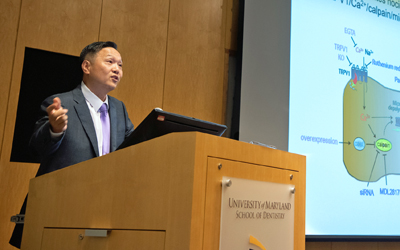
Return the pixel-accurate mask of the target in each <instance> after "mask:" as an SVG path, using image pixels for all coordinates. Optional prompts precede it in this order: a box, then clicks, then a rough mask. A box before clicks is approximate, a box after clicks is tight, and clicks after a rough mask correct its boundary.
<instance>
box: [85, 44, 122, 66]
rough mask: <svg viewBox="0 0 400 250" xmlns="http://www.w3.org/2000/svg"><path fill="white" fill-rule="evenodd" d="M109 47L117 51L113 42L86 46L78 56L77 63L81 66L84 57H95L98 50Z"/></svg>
mask: <svg viewBox="0 0 400 250" xmlns="http://www.w3.org/2000/svg"><path fill="white" fill-rule="evenodd" d="M107 47H111V48H114V49H116V50H117V44H116V43H114V42H110V41H108V42H94V43H91V44H89V45H88V46H86V47H85V48H84V49H83V50H82V52H81V55H80V56H79V63H80V65H82V63H83V61H84V60H85V59H86V57H87V56H88V55H89V56H94V55H96V54H97V53H98V52H99V51H100V50H102V49H104V48H107Z"/></svg>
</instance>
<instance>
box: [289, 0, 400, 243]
mask: <svg viewBox="0 0 400 250" xmlns="http://www.w3.org/2000/svg"><path fill="white" fill-rule="evenodd" d="M291 25H292V26H291V61H290V111H289V151H290V152H293V153H299V154H304V155H306V156H307V198H306V199H307V200H306V204H307V208H306V233H307V235H309V236H313V235H318V236H321V235H322V236H323V235H327V236H329V235H344V236H346V235H348V236H371V235H374V236H400V231H399V226H398V225H400V216H399V215H398V208H399V207H400V46H399V44H400V2H399V1H390V0H389V1H388V0H336V1H335V0H296V1H292V22H291Z"/></svg>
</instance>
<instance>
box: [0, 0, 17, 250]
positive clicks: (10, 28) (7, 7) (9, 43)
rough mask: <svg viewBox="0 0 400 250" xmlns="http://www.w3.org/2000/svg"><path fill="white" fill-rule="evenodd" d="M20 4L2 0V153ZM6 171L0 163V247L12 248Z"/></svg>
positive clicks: (0, 138)
mask: <svg viewBox="0 0 400 250" xmlns="http://www.w3.org/2000/svg"><path fill="white" fill-rule="evenodd" d="M20 4H21V0H6V1H0V34H1V35H0V44H1V46H0V54H1V55H2V59H1V60H0V75H1V76H2V77H1V80H0V154H1V151H2V150H1V148H2V142H3V135H4V127H5V122H6V114H7V104H8V95H9V90H10V84H11V75H12V65H13V61H14V53H15V43H16V39H17V30H18V22H19V12H20V8H21V6H20ZM6 171H7V169H6V168H4V166H3V165H2V164H1V163H0V193H1V195H0V211H1V212H0V249H10V248H11V247H10V246H9V245H8V240H9V236H10V233H9V230H8V229H9V228H10V227H11V226H12V224H11V223H10V222H9V221H10V216H11V214H10V212H9V210H8V209H7V208H8V207H9V206H8V204H9V203H10V200H11V198H12V196H10V195H7V192H9V186H10V185H11V184H12V182H13V180H12V179H11V180H9V179H7V178H8V177H9V175H8V174H7V173H6ZM11 195H12V194H11ZM7 196H8V197H7ZM6 206H7V208H6ZM7 212H8V213H7Z"/></svg>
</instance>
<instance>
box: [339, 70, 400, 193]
mask: <svg viewBox="0 0 400 250" xmlns="http://www.w3.org/2000/svg"><path fill="white" fill-rule="evenodd" d="M399 111H400V92H399V91H397V90H393V89H389V88H387V87H385V86H383V85H382V84H381V83H379V82H378V81H376V80H374V79H373V78H372V77H370V76H368V70H367V69H366V68H365V67H363V68H361V69H359V68H357V67H354V66H353V67H352V68H351V79H350V80H349V81H348V82H347V84H346V87H345V89H344V94H343V162H344V165H345V167H346V169H347V171H348V173H349V174H350V175H351V176H353V177H354V178H356V179H357V180H359V181H364V182H368V185H369V183H370V182H376V181H378V180H380V179H381V178H383V177H385V178H386V176H388V175H394V174H400V163H399V160H400V152H399V141H400V114H399ZM386 183H387V178H386Z"/></svg>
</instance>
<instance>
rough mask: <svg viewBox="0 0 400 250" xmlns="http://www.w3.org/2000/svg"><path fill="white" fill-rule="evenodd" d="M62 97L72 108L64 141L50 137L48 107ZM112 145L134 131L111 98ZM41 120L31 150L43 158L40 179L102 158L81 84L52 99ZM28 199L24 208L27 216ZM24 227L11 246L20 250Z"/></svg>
mask: <svg viewBox="0 0 400 250" xmlns="http://www.w3.org/2000/svg"><path fill="white" fill-rule="evenodd" d="M55 97H59V98H60V100H61V106H62V107H63V108H66V109H68V113H67V115H68V127H67V130H66V131H65V132H64V134H63V135H62V136H61V138H58V139H57V140H54V139H52V138H51V135H50V123H49V120H48V116H47V112H46V108H47V107H48V106H49V105H51V104H52V103H53V99H54V98H55ZM108 104H109V106H110V107H109V115H110V129H111V134H110V137H111V144H110V152H112V151H115V150H116V149H117V147H118V146H119V145H120V144H121V143H122V142H123V141H124V139H125V138H127V137H128V136H129V135H130V134H131V133H132V131H133V124H132V123H131V121H130V120H129V117H128V113H127V112H126V108H125V105H124V104H123V103H122V102H121V101H119V100H117V99H115V98H113V97H111V96H108ZM40 112H41V114H40V115H41V118H40V120H38V121H37V122H36V126H35V131H34V133H33V135H32V137H31V140H30V143H29V144H30V145H29V146H30V147H31V148H32V149H33V150H34V151H35V153H37V154H38V155H39V156H40V167H39V170H38V172H37V174H36V176H40V175H43V174H46V173H50V172H53V171H55V170H58V169H62V168H65V167H67V166H70V165H73V164H76V163H79V162H82V161H86V160H89V159H92V158H94V157H97V156H99V148H98V144H97V137H96V132H95V129H94V125H93V121H92V117H91V115H90V111H89V108H88V106H87V104H86V100H85V97H84V96H83V94H82V90H81V85H79V86H78V87H76V88H75V89H74V90H72V91H70V92H66V93H62V94H57V95H54V96H50V97H48V98H47V99H46V100H44V101H43V103H42V105H41V111H40ZM25 207H26V199H25V201H24V204H23V206H22V208H21V212H20V213H21V214H25ZM22 231H23V224H17V225H16V226H15V229H14V232H13V235H12V236H11V239H10V244H11V245H13V246H15V247H18V248H20V245H21V239H22Z"/></svg>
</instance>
